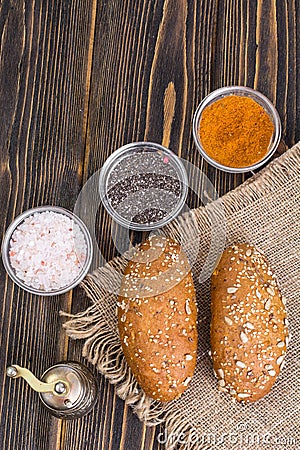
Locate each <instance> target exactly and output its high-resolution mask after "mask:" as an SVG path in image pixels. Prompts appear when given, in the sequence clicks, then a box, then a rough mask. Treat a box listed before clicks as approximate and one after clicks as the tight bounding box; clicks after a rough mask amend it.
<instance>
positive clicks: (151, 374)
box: [118, 236, 197, 402]
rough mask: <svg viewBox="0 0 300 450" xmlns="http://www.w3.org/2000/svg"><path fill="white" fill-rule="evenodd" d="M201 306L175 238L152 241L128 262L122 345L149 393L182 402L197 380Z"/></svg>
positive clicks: (121, 310)
mask: <svg viewBox="0 0 300 450" xmlns="http://www.w3.org/2000/svg"><path fill="white" fill-rule="evenodd" d="M196 319H197V307H196V301H195V289H194V285H193V279H192V275H191V270H190V267H189V264H188V261H187V258H186V256H185V254H184V253H183V251H182V250H181V247H180V245H179V244H178V243H177V242H175V241H174V240H172V239H170V238H166V237H163V236H152V237H150V238H149V239H148V240H147V241H146V242H144V243H143V244H142V245H141V246H140V247H139V248H138V250H137V251H136V253H135V254H134V256H133V258H132V259H131V260H130V261H129V263H128V266H127V268H126V270H125V272H124V277H123V281H122V286H121V289H120V294H119V297H118V324H119V334H120V340H121V345H122V348H123V352H124V355H125V358H126V360H127V363H128V365H129V366H130V367H131V370H132V372H133V374H134V376H135V378H136V379H137V381H138V383H139V385H140V386H141V387H142V389H143V390H144V392H145V393H146V394H147V395H148V396H150V397H152V398H154V399H156V400H160V401H162V402H167V401H170V400H173V399H175V398H178V397H179V396H180V395H181V394H182V393H183V392H184V391H185V390H186V389H187V386H188V384H189V382H190V380H191V378H192V376H193V373H194V370H195V365H196V351H197V327H196Z"/></svg>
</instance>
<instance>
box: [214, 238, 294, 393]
mask: <svg viewBox="0 0 300 450" xmlns="http://www.w3.org/2000/svg"><path fill="white" fill-rule="evenodd" d="M211 300H212V321H211V346H212V358H213V367H214V371H215V374H216V377H217V378H218V387H219V389H220V390H221V391H224V392H228V393H229V394H230V395H231V396H232V397H233V398H234V399H235V400H237V401H244V402H254V401H256V400H259V399H260V398H262V397H263V396H265V395H266V394H267V393H268V392H269V391H270V389H271V387H272V386H273V384H274V383H275V381H276V378H277V376H278V374H279V372H280V370H281V369H282V367H283V364H284V357H285V354H286V350H287V345H288V340H289V336H288V328H287V319H286V311H285V300H284V298H283V297H282V296H281V293H280V291H279V287H278V284H277V281H276V277H275V276H274V274H273V273H272V271H271V269H270V267H269V266H268V263H267V261H266V259H265V257H264V256H263V255H262V254H261V253H260V252H259V251H258V250H257V249H255V248H254V247H253V246H252V245H250V244H237V245H232V246H230V247H228V248H227V249H226V250H225V252H224V253H223V256H222V257H221V260H220V262H219V264H218V266H217V268H216V270H215V271H214V273H213V275H212V280H211Z"/></svg>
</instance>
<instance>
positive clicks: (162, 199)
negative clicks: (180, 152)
mask: <svg viewBox="0 0 300 450" xmlns="http://www.w3.org/2000/svg"><path fill="white" fill-rule="evenodd" d="M181 192H182V184H181V181H180V180H179V179H178V175H177V171H176V169H175V168H174V164H173V161H172V160H170V158H169V157H168V156H166V155H164V154H161V153H160V152H143V153H135V154H133V155H131V156H130V157H128V156H127V157H126V158H124V159H123V160H122V161H120V162H119V163H118V164H117V165H116V166H115V167H114V169H113V170H112V172H111V174H110V176H109V179H108V192H107V197H108V200H109V202H110V204H111V206H112V208H113V209H114V210H115V211H116V212H117V213H118V214H119V215H120V216H122V217H123V218H124V219H126V220H128V221H130V222H133V223H139V224H151V223H156V222H158V221H160V220H162V219H163V218H164V217H166V216H167V215H168V214H170V213H171V212H172V211H173V210H174V209H175V208H176V206H177V204H178V202H179V199H180V196H181Z"/></svg>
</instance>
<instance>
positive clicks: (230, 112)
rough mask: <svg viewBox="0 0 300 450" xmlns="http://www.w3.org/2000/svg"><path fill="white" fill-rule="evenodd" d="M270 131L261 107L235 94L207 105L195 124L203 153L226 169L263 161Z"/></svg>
mask: <svg viewBox="0 0 300 450" xmlns="http://www.w3.org/2000/svg"><path fill="white" fill-rule="evenodd" d="M273 132H274V125H273V122H272V120H271V119H270V117H269V115H268V114H267V113H266V111H265V110H264V108H263V107H262V106H261V105H259V104H258V103H256V102H255V101H254V100H252V99H251V98H249V97H244V96H238V95H228V96H226V97H224V98H222V99H220V100H217V101H215V102H214V103H212V104H211V105H209V106H207V107H206V108H205V109H204V111H203V113H202V117H201V120H200V125H199V135H200V140H201V144H202V147H203V149H204V151H205V152H206V153H207V154H208V156H210V157H211V158H212V159H214V160H215V161H217V162H218V163H220V164H223V165H224V166H228V167H247V166H250V165H252V164H255V163H256V162H258V161H260V160H261V159H263V157H264V156H265V155H266V154H267V153H268V147H269V144H270V140H271V137H272V134H273Z"/></svg>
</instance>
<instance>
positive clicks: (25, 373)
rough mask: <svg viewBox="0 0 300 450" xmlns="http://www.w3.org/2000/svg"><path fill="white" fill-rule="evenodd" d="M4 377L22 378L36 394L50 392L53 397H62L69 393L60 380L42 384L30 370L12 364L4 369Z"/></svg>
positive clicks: (67, 387)
mask: <svg viewBox="0 0 300 450" xmlns="http://www.w3.org/2000/svg"><path fill="white" fill-rule="evenodd" d="M6 375H7V376H9V377H10V378H23V379H24V380H25V381H26V382H27V383H28V384H29V386H30V387H31V388H32V389H33V390H34V391H36V392H51V393H52V394H53V395H63V394H66V393H67V392H68V391H69V389H70V388H69V385H68V384H67V383H66V382H65V381H62V380H57V381H54V382H52V383H44V382H43V381H40V380H39V379H38V378H36V376H34V375H33V373H32V372H30V370H28V369H26V368H25V367H21V366H18V365H17V364H14V365H13V366H9V367H7V369H6Z"/></svg>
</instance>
